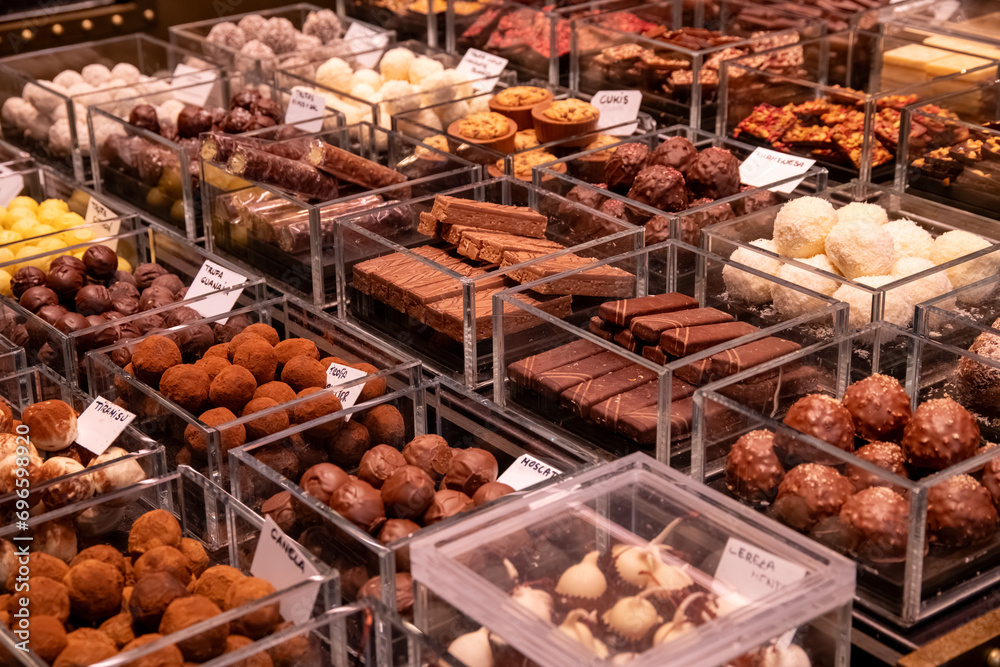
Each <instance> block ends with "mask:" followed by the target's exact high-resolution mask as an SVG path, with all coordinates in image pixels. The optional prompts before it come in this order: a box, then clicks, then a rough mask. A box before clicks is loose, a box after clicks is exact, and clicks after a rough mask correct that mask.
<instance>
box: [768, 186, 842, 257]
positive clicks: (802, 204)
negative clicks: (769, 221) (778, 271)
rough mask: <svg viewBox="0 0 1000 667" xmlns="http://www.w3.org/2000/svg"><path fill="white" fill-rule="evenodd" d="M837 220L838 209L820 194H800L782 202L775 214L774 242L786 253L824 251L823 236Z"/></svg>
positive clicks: (795, 255)
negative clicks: (813, 195) (807, 195)
mask: <svg viewBox="0 0 1000 667" xmlns="http://www.w3.org/2000/svg"><path fill="white" fill-rule="evenodd" d="M836 224H837V212H836V211H835V210H834V208H833V206H832V205H831V204H830V202H828V201H826V200H825V199H820V198H819V197H799V198H798V199H793V200H791V201H790V202H788V203H786V204H784V205H783V206H782V207H781V208H780V209H779V210H778V213H777V215H776V216H775V218H774V235H773V239H774V245H775V247H777V249H778V253H779V254H782V255H785V256H787V257H794V258H806V257H813V256H815V255H819V254H821V253H823V252H825V250H824V248H825V245H826V236H827V234H829V233H830V230H832V229H833V227H834V225H836Z"/></svg>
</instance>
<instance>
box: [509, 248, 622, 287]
mask: <svg viewBox="0 0 1000 667" xmlns="http://www.w3.org/2000/svg"><path fill="white" fill-rule="evenodd" d="M537 257H538V255H535V254H532V253H527V252H505V253H504V256H503V263H502V264H501V268H507V267H510V266H514V265H516V264H521V263H523V262H527V261H529V260H532V259H536V258H537ZM595 263H597V260H595V259H590V258H585V257H579V256H577V255H573V254H566V255H559V256H557V257H552V258H549V259H541V260H536V261H534V262H533V263H531V264H528V265H527V266H523V267H521V268H519V269H515V270H513V271H510V272H508V274H507V275H508V276H510V277H511V278H512V279H514V280H516V281H518V282H519V283H529V282H533V281H535V280H540V279H541V278H547V277H549V276H554V275H557V274H560V273H564V272H566V271H569V270H571V269H575V268H578V267H581V266H587V265H588V264H595ZM634 285H635V276H633V275H632V274H631V273H629V272H627V271H623V270H621V269H619V268H616V267H614V266H609V265H607V264H604V265H601V266H598V267H594V268H593V269H590V270H587V271H580V272H579V273H574V274H573V275H571V276H566V277H565V278H560V279H557V280H553V281H550V282H547V283H544V284H542V285H537V286H536V287H535V288H534V289H535V291H536V292H539V293H541V294H574V295H579V296H618V297H621V296H626V295H628V294H631V293H632V292H633V289H634Z"/></svg>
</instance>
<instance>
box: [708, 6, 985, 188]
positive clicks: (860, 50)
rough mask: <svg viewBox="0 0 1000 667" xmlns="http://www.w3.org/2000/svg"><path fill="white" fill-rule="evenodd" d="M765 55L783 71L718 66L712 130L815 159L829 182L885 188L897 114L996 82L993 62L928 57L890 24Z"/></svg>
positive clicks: (940, 53) (740, 61) (740, 63)
mask: <svg viewBox="0 0 1000 667" xmlns="http://www.w3.org/2000/svg"><path fill="white" fill-rule="evenodd" d="M928 52H930V53H931V55H928ZM764 55H767V56H771V59H772V60H778V61H780V62H782V63H783V64H787V66H786V67H784V68H782V69H781V70H780V71H779V70H778V69H776V68H773V67H772V68H771V71H765V70H763V69H760V68H759V66H758V64H756V63H755V62H754V60H753V58H754V56H749V57H745V58H737V59H735V60H731V61H727V62H725V63H724V64H723V71H722V77H721V79H720V82H719V108H720V109H721V110H723V113H720V114H719V115H718V117H717V125H716V132H718V133H719V134H721V135H725V136H738V137H739V138H740V140H742V141H746V142H747V143H751V144H754V145H759V146H764V147H766V148H772V149H776V150H779V151H781V152H786V153H792V154H795V155H801V156H802V157H807V158H810V159H815V160H816V161H817V163H818V164H820V165H822V166H825V167H826V168H827V169H829V171H830V178H831V180H833V181H835V182H847V181H849V180H851V179H853V178H858V179H860V180H862V181H869V182H876V183H878V182H884V181H887V180H890V179H891V178H892V173H893V166H892V157H893V154H894V153H895V152H896V151H897V150H898V149H899V147H900V144H901V140H900V136H901V135H902V130H901V127H900V125H899V123H900V116H899V113H898V112H899V111H900V110H901V109H902V108H903V107H905V106H906V105H909V104H913V103H916V102H924V101H926V100H928V99H930V98H933V97H936V96H938V95H942V94H945V93H951V92H956V91H960V90H964V89H967V88H973V87H975V86H977V85H979V84H983V83H990V82H992V81H994V80H995V79H996V78H997V64H996V62H995V61H993V62H991V61H989V60H986V59H982V58H975V57H972V56H968V55H965V54H961V53H959V52H957V51H952V50H949V49H938V50H934V49H930V47H926V46H924V45H923V44H922V43H921V42H920V41H919V39H915V38H914V37H913V36H912V35H909V34H908V33H907V31H906V30H904V29H899V28H894V27H893V26H886V27H884V28H883V29H882V30H881V31H880V32H867V31H864V30H851V31H848V32H844V33H839V34H835V35H827V36H825V37H820V38H817V39H811V40H805V41H803V42H801V43H799V44H796V45H794V46H790V47H783V48H779V49H775V50H772V51H768V52H765V53H764ZM789 105H791V106H790V107H789ZM786 107H788V108H786Z"/></svg>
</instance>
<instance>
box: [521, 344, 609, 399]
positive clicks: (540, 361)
mask: <svg viewBox="0 0 1000 667" xmlns="http://www.w3.org/2000/svg"><path fill="white" fill-rule="evenodd" d="M602 351H604V348H603V347H601V346H600V345H598V344H596V343H591V342H590V341H589V340H575V341H573V342H572V343H567V344H566V345H560V346H559V347H555V348H552V349H551V350H547V351H545V352H540V353H539V354H535V355H532V356H530V357H527V358H525V359H521V360H520V361H515V362H514V363H512V364H510V365H509V366H507V375H509V376H510V379H511V380H513V381H514V382H516V383H517V384H519V385H522V386H525V387H529V388H533V387H534V386H535V378H536V377H537V376H538V374H539V373H544V372H545V371H550V370H552V369H553V368H559V367H560V366H565V365H567V364H571V363H573V362H575V361H580V360H581V359H586V358H587V357H592V356H594V355H595V354H599V353H601V352H602Z"/></svg>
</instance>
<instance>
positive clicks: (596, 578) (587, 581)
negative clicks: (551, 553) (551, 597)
mask: <svg viewBox="0 0 1000 667" xmlns="http://www.w3.org/2000/svg"><path fill="white" fill-rule="evenodd" d="M599 556H600V552H599V551H591V552H590V553H588V554H587V555H586V556H584V557H583V560H582V561H580V562H579V563H577V564H576V565H572V566H570V567H569V568H567V569H566V571H565V572H563V573H562V575H561V576H560V577H559V582H558V583H557V584H556V593H558V594H559V595H568V596H570V597H575V598H582V599H585V600H596V599H597V598H599V597H601V596H602V595H604V591H605V590H607V588H608V582H607V580H606V579H605V578H604V573H603V572H601V568H599V567H598V566H597V558H598V557H599Z"/></svg>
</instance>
